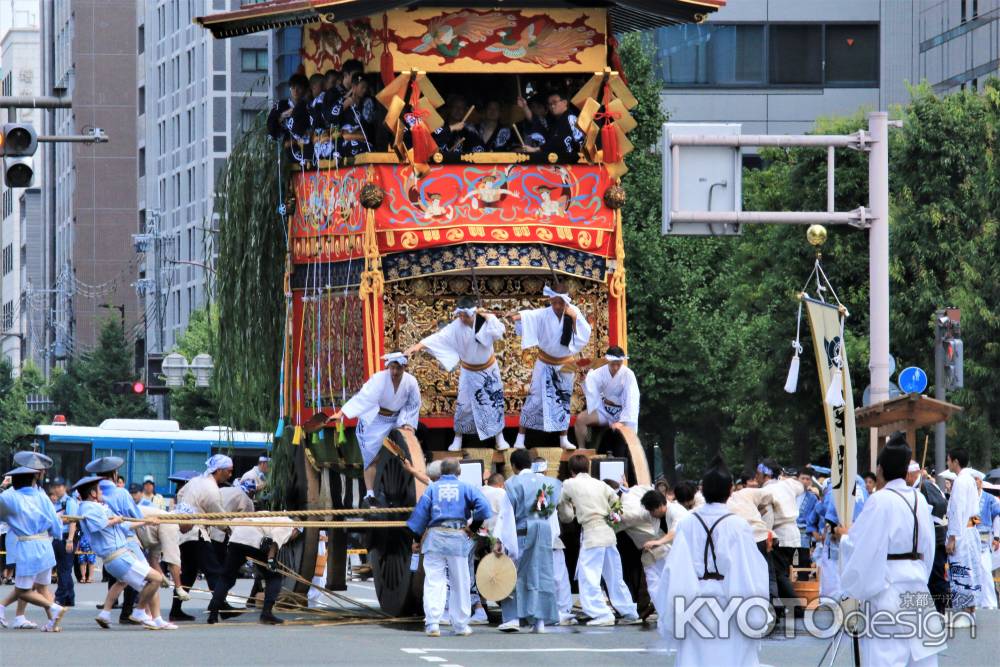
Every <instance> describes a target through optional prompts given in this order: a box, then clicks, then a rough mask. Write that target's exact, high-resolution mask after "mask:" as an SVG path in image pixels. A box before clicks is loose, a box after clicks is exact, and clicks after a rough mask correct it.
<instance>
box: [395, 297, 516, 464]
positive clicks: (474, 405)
mask: <svg viewBox="0 0 1000 667" xmlns="http://www.w3.org/2000/svg"><path fill="white" fill-rule="evenodd" d="M503 334H504V325H503V322H501V321H500V320H499V319H497V317H496V315H493V314H492V313H487V312H485V311H481V310H480V309H479V308H478V302H477V301H476V300H475V299H472V298H470V297H463V298H462V299H460V300H459V301H458V307H457V308H456V309H455V319H454V320H452V322H451V323H450V324H448V326H446V327H444V328H443V329H441V330H440V331H438V332H437V333H433V334H431V335H430V336H427V337H426V338H424V339H423V340H421V341H420V342H419V343H415V344H413V345H411V346H410V347H409V348H408V349H407V350H406V351H405V352H404V354H405V355H406V356H407V357H412V356H413V355H414V354H416V353H417V352H420V351H421V350H427V351H428V352H429V353H431V354H432V355H434V358H435V359H437V360H438V361H439V362H440V363H441V365H442V366H444V369H445V370H446V371H449V372H450V371H452V370H453V369H454V368H455V366H458V365H461V371H460V372H459V376H458V400H457V401H456V402H455V439H454V440H453V441H452V443H451V445H450V446H449V447H448V451H449V452H458V451H461V449H462V436H463V435H466V434H470V433H475V434H476V435H478V436H479V439H480V440H489V439H490V438H493V439H494V441H495V442H496V448H497V450H498V451H500V450H504V449H507V448H509V447H510V445H508V444H507V441H506V440H504V438H503V425H504V400H503V381H502V380H501V379H500V366H499V365H498V364H497V359H496V355H494V353H493V344H494V343H495V342H496V341H498V340H500V339H501V338H503Z"/></svg>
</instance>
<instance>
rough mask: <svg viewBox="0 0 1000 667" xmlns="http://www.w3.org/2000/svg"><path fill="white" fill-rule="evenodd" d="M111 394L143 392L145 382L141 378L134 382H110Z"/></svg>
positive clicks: (144, 391) (144, 390)
mask: <svg viewBox="0 0 1000 667" xmlns="http://www.w3.org/2000/svg"><path fill="white" fill-rule="evenodd" d="M111 393H112V394H118V395H121V394H145V393H146V383H145V382H143V381H142V380H135V381H134V382H114V383H112V384H111Z"/></svg>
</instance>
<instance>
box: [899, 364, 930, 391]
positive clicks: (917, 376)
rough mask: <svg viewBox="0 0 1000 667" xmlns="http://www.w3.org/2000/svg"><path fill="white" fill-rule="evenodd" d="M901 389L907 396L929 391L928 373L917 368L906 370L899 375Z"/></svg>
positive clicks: (911, 367)
mask: <svg viewBox="0 0 1000 667" xmlns="http://www.w3.org/2000/svg"><path fill="white" fill-rule="evenodd" d="M899 388H900V389H902V390H903V391H904V392H905V393H907V394H922V393H923V391H924V389H927V373H925V372H924V371H923V369H920V368H917V367H916V366H910V367H908V368H904V369H903V370H902V371H900V373H899Z"/></svg>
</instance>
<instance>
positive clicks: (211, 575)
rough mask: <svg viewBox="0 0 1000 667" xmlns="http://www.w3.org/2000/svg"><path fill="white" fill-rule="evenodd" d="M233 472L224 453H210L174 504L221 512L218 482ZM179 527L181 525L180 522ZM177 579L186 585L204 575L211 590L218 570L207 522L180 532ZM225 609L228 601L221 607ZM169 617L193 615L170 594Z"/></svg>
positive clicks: (186, 618)
mask: <svg viewBox="0 0 1000 667" xmlns="http://www.w3.org/2000/svg"><path fill="white" fill-rule="evenodd" d="M232 476H233V460H232V459H231V458H229V457H228V456H226V455H225V454H214V455H213V456H212V457H211V458H209V459H208V460H207V461H205V472H203V473H202V474H200V475H198V476H196V477H194V478H192V479H191V481H190V482H188V483H187V484H185V485H184V486H183V487H182V488H181V489H180V490H179V491H178V492H177V504H178V505H182V504H183V505H186V506H187V507H189V508H190V509H191V513H192V514H203V513H208V512H213V513H215V512H224V511H225V508H224V507H223V505H222V493H221V491H220V490H219V485H220V484H225V483H226V482H228V481H229V479H230V478H231V477H232ZM182 527H183V526H182ZM180 544H181V583H182V584H183V586H184V589H189V588H191V586H193V585H194V582H195V581H196V580H197V579H198V573H199V572H200V573H202V574H204V575H205V581H206V582H207V583H208V587H209V588H210V589H212V590H215V587H216V586H217V585H218V580H219V577H220V575H221V574H222V563H221V562H220V561H219V554H218V552H217V551H216V550H215V547H214V546H213V544H212V539H211V533H210V529H209V527H208V526H194V527H193V528H192V529H191V530H189V531H188V532H186V533H184V534H182V535H181V538H180ZM225 608H226V609H228V608H229V607H228V605H227V606H226V607H225ZM170 620H171V621H193V620H194V617H193V616H191V615H189V614H185V613H184V611H183V610H182V609H181V600H180V599H179V598H177V597H175V598H174V604H173V607H172V608H171V610H170Z"/></svg>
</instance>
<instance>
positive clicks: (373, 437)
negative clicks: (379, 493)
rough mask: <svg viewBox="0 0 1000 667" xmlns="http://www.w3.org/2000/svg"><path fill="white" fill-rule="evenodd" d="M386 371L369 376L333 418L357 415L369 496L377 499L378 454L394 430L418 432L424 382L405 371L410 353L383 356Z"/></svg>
mask: <svg viewBox="0 0 1000 667" xmlns="http://www.w3.org/2000/svg"><path fill="white" fill-rule="evenodd" d="M382 360H383V361H385V365H386V370H384V371H379V372H377V373H375V374H374V375H372V376H371V377H370V378H368V381H367V382H365V384H364V385H363V386H362V387H361V391H359V392H358V393H356V394H355V395H354V396H353V397H352V398H351V400H349V401H347V403H344V405H343V407H341V408H340V409H339V410H337V411H336V412H335V413H333V415H332V416H331V417H330V419H331V420H336V419H344V418H345V417H347V418H348V419H354V418H357V420H358V425H357V428H356V429H355V435H356V436H357V438H358V446H359V447H360V448H361V456H362V459H363V461H364V467H365V469H364V477H365V488H366V489H367V491H366V493H365V498H366V499H367V500H368V502H369V504H371V503H372V501H374V500H375V490H374V486H375V465H374V464H375V457H376V455H378V453H379V450H381V449H382V441H383V440H385V438H386V436H387V435H389V434H390V433H391V432H392V430H393V429H403V430H409V431H411V432H412V431H415V430H416V428H417V421H418V419H419V418H420V385H418V384H417V378H415V377H413V376H412V375H410V374H409V373H407V372H406V371H405V370H403V369H404V368H405V367H406V364H407V358H406V355H405V354H403V353H402V352H390V353H389V354H387V355H385V356H384V357H382Z"/></svg>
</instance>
